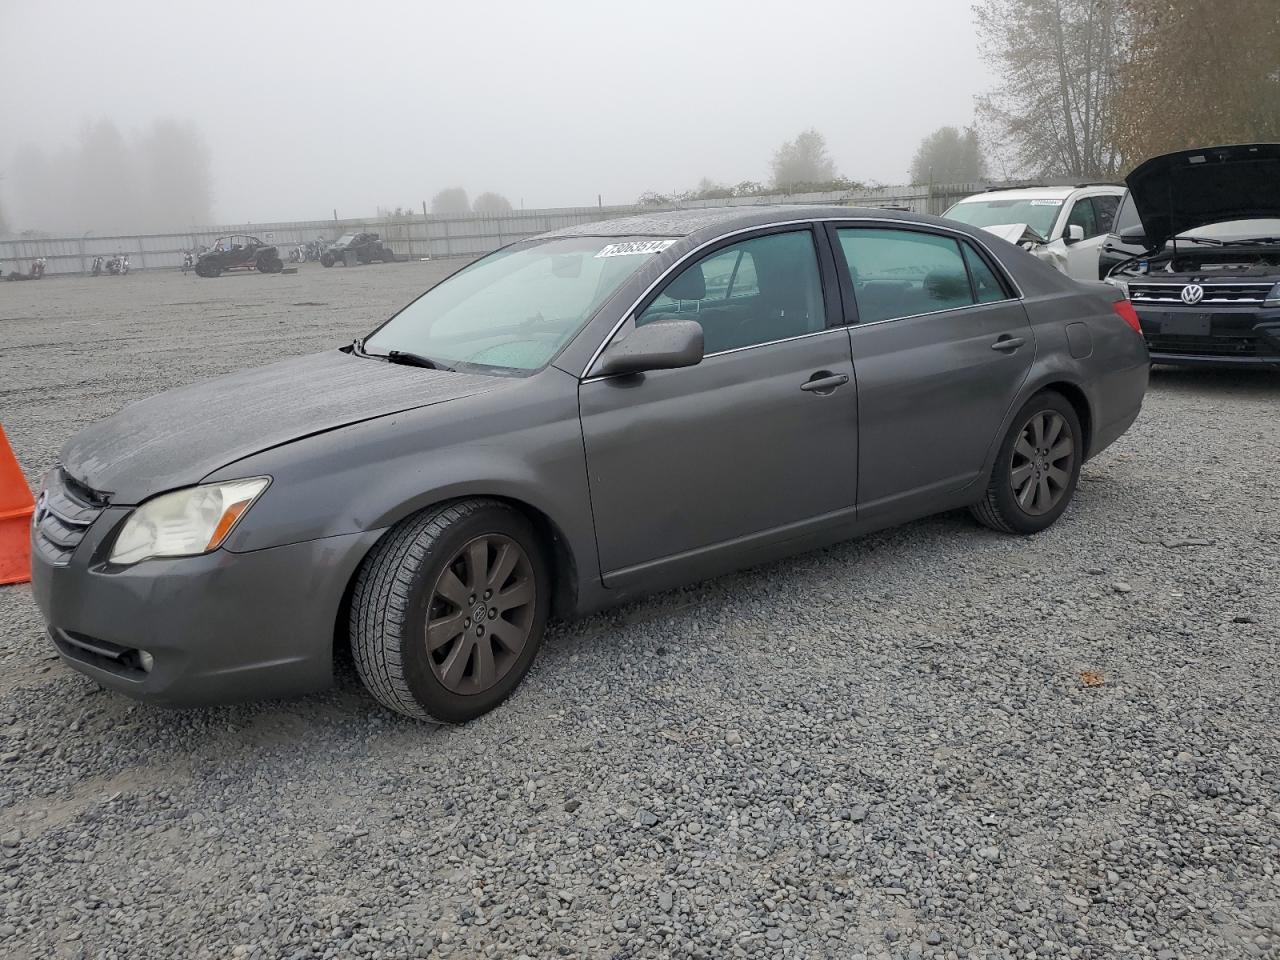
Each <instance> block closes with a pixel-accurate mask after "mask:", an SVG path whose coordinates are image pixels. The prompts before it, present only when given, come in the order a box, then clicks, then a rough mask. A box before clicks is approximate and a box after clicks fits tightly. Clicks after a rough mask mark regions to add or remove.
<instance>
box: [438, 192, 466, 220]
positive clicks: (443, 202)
mask: <svg viewBox="0 0 1280 960" xmlns="http://www.w3.org/2000/svg"><path fill="white" fill-rule="evenodd" d="M431 212H432V213H434V214H436V215H437V216H443V217H456V216H462V215H464V214H468V213H470V212H471V201H470V199H468V197H467V191H466V190H464V189H462V187H446V188H445V189H443V190H441V191H440V192H439V193H437V194H436V195H435V196H434V197H432V198H431Z"/></svg>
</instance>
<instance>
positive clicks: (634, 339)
mask: <svg viewBox="0 0 1280 960" xmlns="http://www.w3.org/2000/svg"><path fill="white" fill-rule="evenodd" d="M702 351H703V344H702V324H700V323H697V322H696V321H693V320H657V321H655V322H653V323H646V324H645V325H644V326H641V327H636V328H635V330H633V331H632V332H631V333H630V334H629V335H627V336H626V337H624V338H623V339H621V340H615V341H614V342H613V343H611V344H609V347H608V349H606V350H605V352H604V353H602V354H601V355H600V362H599V363H597V364H596V366H595V369H594V370H592V371H591V374H590V375H591V376H596V377H609V376H618V375H620V374H626V373H644V372H645V371H647V370H673V369H675V368H677V367H692V366H695V365H696V364H699V363H701V362H702Z"/></svg>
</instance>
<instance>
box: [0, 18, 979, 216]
mask: <svg viewBox="0 0 1280 960" xmlns="http://www.w3.org/2000/svg"><path fill="white" fill-rule="evenodd" d="M991 82H992V80H991V76H990V74H989V72H988V70H987V68H986V67H985V66H984V65H983V64H982V63H981V61H980V59H979V56H978V51H977V46H976V41H975V36H974V27H973V23H972V15H971V12H970V8H969V4H968V3H964V2H959V0H892V2H890V0H856V2H855V0H843V2H817V0H809V2H806V0H796V2H791V3H754V2H749V0H732V2H721V0H698V2H691V0H683V2H668V0H649V2H644V3H635V4H615V3H601V2H598V0H594V2H578V0H552V2H547V3H539V4H531V3H505V2H487V3H474V2H465V3H464V2H449V3H440V2H433V3H379V4H354V3H350V2H343V3H323V2H309V3H292V2H277V0H272V2H259V3H253V4H251V9H250V8H246V10H245V11H242V12H241V13H240V14H237V15H232V14H231V13H230V9H229V8H225V7H222V8H218V7H216V6H215V7H214V8H210V7H208V6H207V5H200V4H188V3H174V2H164V3H158V2H157V3H140V2H122V3H119V4H114V5H110V6H103V5H102V4H101V3H77V2H60V3H58V4H56V5H43V4H26V3H24V4H19V3H15V2H8V3H5V4H3V5H2V6H0V177H2V178H3V179H0V204H3V209H4V211H5V212H6V215H7V218H8V220H9V225H10V227H11V228H12V229H15V230H18V229H37V230H39V229H57V230H60V231H63V232H66V231H67V230H69V229H71V228H73V227H84V228H88V227H92V228H94V229H95V230H97V231H98V232H100V233H101V232H106V231H110V230H129V229H143V228H149V229H154V228H156V227H159V226H163V227H165V228H177V229H180V228H181V227H182V226H186V225H191V224H192V223H193V222H198V221H199V220H201V219H204V218H205V217H208V218H212V220H213V221H214V222H223V223H233V222H249V221H258V222H261V221H271V220H291V219H315V218H323V217H328V216H332V214H333V211H334V210H335V209H336V210H337V212H338V215H339V216H342V217H360V216H372V215H373V214H374V213H375V211H376V210H377V209H378V208H394V207H396V206H404V207H409V208H416V209H421V203H422V201H423V200H429V199H430V198H431V197H432V196H433V195H434V194H435V193H436V192H437V191H439V190H441V189H444V188H447V187H452V186H461V187H464V188H465V189H466V190H468V191H469V192H470V194H471V195H472V196H475V195H477V194H479V193H482V192H484V191H496V192H498V193H501V194H503V195H505V196H506V197H507V198H509V199H510V200H511V202H512V203H513V204H514V205H515V206H517V207H518V206H520V205H521V204H523V205H524V206H526V207H547V206H585V205H592V204H595V203H596V200H597V196H599V197H600V198H601V199H602V200H603V202H604V203H605V204H623V203H632V202H634V201H635V200H636V198H637V197H638V196H639V195H640V194H641V193H644V192H646V191H657V192H660V193H666V192H669V191H672V190H678V189H680V188H683V187H688V186H691V185H692V184H694V183H696V182H697V181H698V180H699V179H700V178H703V177H709V178H711V179H712V180H715V181H721V182H725V183H737V182H739V181H742V180H757V181H767V180H768V179H769V172H770V160H771V158H772V156H773V154H774V151H775V150H776V149H777V147H778V146H779V145H780V144H782V143H783V142H784V141H788V140H791V139H793V138H794V137H796V135H797V134H799V133H800V132H801V131H803V130H805V129H806V128H814V129H816V130H818V131H819V132H820V133H822V134H823V135H824V136H825V137H826V142H827V148H828V150H829V153H830V156H831V158H832V160H834V162H835V167H836V171H837V172H838V174H840V175H842V176H845V177H849V178H853V179H856V180H860V181H867V182H872V181H878V182H883V183H901V182H905V181H906V179H907V175H908V170H909V168H910V166H911V163H912V157H913V153H914V152H915V150H916V147H917V146H918V145H919V143H920V140H921V139H922V138H923V137H924V136H926V135H927V134H929V133H930V132H931V131H933V130H935V129H936V128H937V127H939V126H942V125H944V124H953V125H957V126H963V125H966V124H968V123H970V122H971V121H972V117H973V105H974V104H973V102H974V97H975V95H977V94H979V93H980V92H982V91H983V90H984V89H986V88H987V87H989V86H990V85H991ZM112 131H114V134H113V133H112ZM116 135H118V136H116ZM113 138H114V139H116V140H118V141H119V142H118V143H116V144H115V145H114V146H112V145H111V143H110V141H112V140H113ZM103 144H106V146H105V147H104V146H103ZM99 158H100V159H101V160H102V162H101V163H98V162H97V160H98V159H99ZM59 164H63V165H64V166H65V165H72V166H74V167H76V168H77V169H79V170H81V171H83V170H84V169H85V168H88V169H91V170H95V171H96V174H95V176H94V178H93V180H92V181H91V182H90V183H88V184H84V183H81V184H80V185H79V186H78V187H77V188H76V189H77V190H79V193H78V194H77V193H76V192H75V191H73V190H70V189H68V188H66V187H60V186H58V185H57V184H59V183H63V182H65V177H64V180H59V175H58V170H59V169H62V168H60V167H59V166H58V165H59ZM122 164H123V167H122ZM206 164H207V174H208V175H207V187H208V194H207V196H203V195H202V193H203V189H204V188H203V187H201V186H199V185H197V186H196V189H195V191H194V193H195V194H196V195H195V196H187V195H185V194H184V192H183V191H182V189H181V186H180V183H181V182H182V181H184V180H188V179H190V180H194V179H198V178H200V177H201V176H203V175H202V174H200V173H199V172H198V171H199V170H201V169H203V168H204V166H205V165H206ZM32 168H34V172H33V169H32ZM41 168H43V169H44V172H45V176H44V179H43V181H42V180H41V177H40V176H38V175H36V173H38V172H39V171H40V169H41ZM68 169H70V168H68ZM188 169H190V170H193V171H197V172H195V173H192V174H191V175H190V176H189V177H188V175H187V173H186V172H185V171H187V170H188ZM80 179H81V180H83V177H80ZM174 180H177V181H179V185H177V186H175V183H174V182H173V181H174ZM24 183H27V184H31V183H34V184H37V186H36V187H34V188H31V189H27V190H26V191H25V192H24V188H23V186H22V185H23V184H24ZM108 193H115V194H116V196H115V200H114V201H113V202H112V203H110V204H105V205H103V204H99V205H98V209H97V210H96V212H95V204H94V202H93V198H94V197H95V196H105V195H106V194H108ZM34 194H39V195H38V196H36V195H34ZM55 194H56V196H55ZM121 197H126V198H129V200H128V203H127V204H125V205H124V206H126V207H127V208H128V209H129V210H132V211H134V212H135V213H136V214H137V215H136V216H134V217H132V218H130V217H128V216H126V215H125V214H123V213H121V212H120V211H121V207H122V204H121V203H120V202H119V200H120V198H121ZM108 209H110V210H113V211H114V212H110V213H108V212H106V211H107V210H108ZM157 217H165V218H167V219H166V222H165V223H164V224H159V223H155V222H153V221H154V220H155V219H156V218H157ZM104 218H109V219H111V220H112V221H113V222H111V223H104V222H99V221H101V220H103V219H104ZM121 219H123V220H125V221H127V222H114V221H117V220H121ZM41 221H48V222H41ZM143 221H146V223H144V222H143Z"/></svg>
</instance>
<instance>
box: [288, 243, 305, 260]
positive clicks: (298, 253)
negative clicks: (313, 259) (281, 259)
mask: <svg viewBox="0 0 1280 960" xmlns="http://www.w3.org/2000/svg"><path fill="white" fill-rule="evenodd" d="M306 259H307V251H306V250H305V249H303V246H302V244H298V245H297V246H296V247H294V248H293V249H292V250H290V251H289V262H290V263H302V262H303V261H304V260H306Z"/></svg>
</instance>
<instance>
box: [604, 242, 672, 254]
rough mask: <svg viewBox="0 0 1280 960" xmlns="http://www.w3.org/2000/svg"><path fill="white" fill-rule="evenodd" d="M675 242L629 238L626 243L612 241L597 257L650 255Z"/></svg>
mask: <svg viewBox="0 0 1280 960" xmlns="http://www.w3.org/2000/svg"><path fill="white" fill-rule="evenodd" d="M673 243H675V240H628V241H626V242H625V243H611V244H609V245H608V246H607V247H605V248H604V249H603V250H601V251H600V252H599V253H597V254H596V256H597V257H635V256H648V255H649V254H651V253H657V252H658V251H659V250H665V249H667V247H669V246H671V245H672V244H673Z"/></svg>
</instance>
